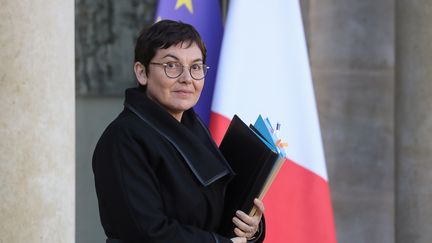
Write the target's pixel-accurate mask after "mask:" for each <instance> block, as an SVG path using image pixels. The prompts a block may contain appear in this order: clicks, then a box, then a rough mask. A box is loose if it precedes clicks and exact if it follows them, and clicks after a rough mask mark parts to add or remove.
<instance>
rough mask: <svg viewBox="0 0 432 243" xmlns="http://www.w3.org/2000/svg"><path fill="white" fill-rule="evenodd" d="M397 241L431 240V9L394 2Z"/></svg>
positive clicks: (422, 1) (425, 3)
mask: <svg viewBox="0 0 432 243" xmlns="http://www.w3.org/2000/svg"><path fill="white" fill-rule="evenodd" d="M396 175H397V179H396V239H397V240H396V242H398V243H405V242H412V243H429V242H432V231H431V225H432V203H431V201H432V5H431V3H430V1H429V0H416V1H401V0H397V1H396Z"/></svg>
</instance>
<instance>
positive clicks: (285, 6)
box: [212, 0, 327, 180]
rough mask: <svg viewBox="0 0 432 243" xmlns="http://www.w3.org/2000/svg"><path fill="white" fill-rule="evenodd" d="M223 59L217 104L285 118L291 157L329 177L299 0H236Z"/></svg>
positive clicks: (221, 109) (251, 116) (244, 113)
mask: <svg viewBox="0 0 432 243" xmlns="http://www.w3.org/2000/svg"><path fill="white" fill-rule="evenodd" d="M246 10H247V11H246ZM287 10H289V13H288V12H287ZM293 10H295V11H293ZM234 13H235V14H234ZM239 13H240V14H239ZM276 16H277V18H275V17H276ZM275 33H276V34H275ZM219 60H220V64H219V72H218V76H217V82H216V89H215V90H216V91H215V96H214V99H213V100H214V103H213V106H212V110H213V111H214V112H217V113H219V114H222V115H224V116H226V117H227V118H230V119H231V118H232V116H233V115H234V114H238V115H239V116H240V118H242V119H243V120H244V121H245V122H248V123H253V122H254V121H255V119H256V117H257V116H258V115H259V114H262V115H263V116H264V117H268V118H269V119H270V120H271V122H272V123H274V124H275V123H276V122H279V123H281V124H282V126H281V132H280V133H279V137H281V138H282V139H283V140H284V141H286V142H288V148H287V156H288V158H289V159H291V160H293V161H294V162H296V163H298V164H300V165H301V166H303V167H305V168H307V169H309V170H311V171H313V172H314V173H316V174H318V175H320V176H321V177H322V178H323V179H325V180H327V173H326V168H325V160H324V153H323V149H322V143H321V141H322V140H321V135H320V129H319V122H318V117H317V110H316V105H315V98H314V92H313V86H312V79H311V75H310V69H309V61H308V56H307V49H306V44H305V39H304V31H303V24H302V23H301V15H300V6H299V2H298V1H297V0H269V1H265V2H263V1H258V0H249V1H247V0H236V1H232V2H231V3H230V9H229V12H228V21H227V26H226V28H225V35H224V40H223V44H222V50H221V57H220V59H219Z"/></svg>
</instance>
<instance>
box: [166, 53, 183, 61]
mask: <svg viewBox="0 0 432 243" xmlns="http://www.w3.org/2000/svg"><path fill="white" fill-rule="evenodd" d="M166 57H171V58H173V59H175V60H180V59H179V58H178V57H176V56H174V55H172V54H166V55H165V56H163V57H162V59H163V58H166Z"/></svg>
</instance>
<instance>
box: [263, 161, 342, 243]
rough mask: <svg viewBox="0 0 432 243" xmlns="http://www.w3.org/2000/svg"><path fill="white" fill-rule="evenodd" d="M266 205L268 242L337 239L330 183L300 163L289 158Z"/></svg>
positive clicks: (328, 241) (331, 242) (324, 242)
mask: <svg viewBox="0 0 432 243" xmlns="http://www.w3.org/2000/svg"><path fill="white" fill-rule="evenodd" d="M264 205H265V208H266V209H265V217H266V224H267V227H266V230H267V234H266V240H265V242H290V243H311V242H319V243H334V242H336V234H335V229H334V222H333V210H332V206H331V199H330V189H329V186H328V183H327V181H326V180H324V179H323V178H322V177H320V176H319V175H317V174H315V173H313V172H311V171H309V170H307V169H306V168H304V167H302V166H300V165H299V164H297V163H295V162H292V161H290V160H288V159H287V161H286V162H285V164H284V165H283V167H282V168H281V171H280V172H279V174H278V175H277V177H276V178H275V181H274V182H273V184H272V186H271V188H270V190H269V191H268V192H267V194H266V196H265V197H264Z"/></svg>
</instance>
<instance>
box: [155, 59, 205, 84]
mask: <svg viewBox="0 0 432 243" xmlns="http://www.w3.org/2000/svg"><path fill="white" fill-rule="evenodd" d="M170 63H171V64H174V63H175V64H179V65H180V66H181V67H182V71H181V72H180V73H179V74H178V75H177V76H170V75H168V72H167V68H169V67H168V65H169V64H170ZM150 64H154V65H160V66H163V67H164V71H165V75H166V76H167V77H168V78H178V77H180V75H182V74H183V72H184V68H185V67H188V70H189V74H190V76H191V77H192V78H193V79H195V80H202V79H204V78H205V76H206V75H207V71H208V70H209V69H210V67H209V66H207V65H206V64H192V65H191V66H188V65H183V64H181V63H179V62H166V63H159V62H151V63H150ZM193 65H200V66H202V68H203V72H204V76H203V77H202V78H195V77H194V75H193V74H192V66H193Z"/></svg>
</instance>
